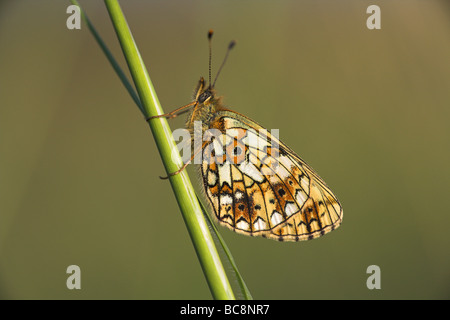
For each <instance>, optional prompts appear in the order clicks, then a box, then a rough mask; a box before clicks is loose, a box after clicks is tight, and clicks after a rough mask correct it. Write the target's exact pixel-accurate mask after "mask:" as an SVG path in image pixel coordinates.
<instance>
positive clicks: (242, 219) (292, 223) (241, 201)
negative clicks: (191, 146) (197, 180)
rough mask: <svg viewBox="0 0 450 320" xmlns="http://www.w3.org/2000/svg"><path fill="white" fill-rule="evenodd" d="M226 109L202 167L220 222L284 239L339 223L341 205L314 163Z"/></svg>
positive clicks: (238, 229) (305, 236) (300, 237)
mask: <svg viewBox="0 0 450 320" xmlns="http://www.w3.org/2000/svg"><path fill="white" fill-rule="evenodd" d="M222 114H223V115H222V117H219V118H218V120H216V121H220V127H221V128H222V131H221V132H222V134H221V136H219V137H216V138H213V139H211V143H209V144H208V145H207V146H206V147H205V148H204V150H203V162H202V169H201V171H202V177H203V183H204V188H205V191H206V195H207V197H208V199H209V201H210V204H211V206H212V208H213V210H214V213H215V216H216V218H217V219H218V221H219V222H220V223H221V224H223V225H225V226H227V227H228V228H230V229H232V230H233V231H236V232H238V233H242V234H246V235H250V236H262V237H266V238H270V239H275V240H280V241H299V240H310V239H314V238H317V237H320V236H322V235H324V234H325V233H327V232H330V231H332V230H334V229H336V228H337V227H338V226H339V225H340V223H341V221H342V216H343V211H342V207H341V205H340V203H339V201H338V200H337V198H336V196H335V195H334V194H333V193H332V192H331V190H330V189H329V188H328V186H327V185H326V184H325V182H324V181H323V180H322V179H321V178H320V177H319V176H318V175H317V173H315V171H314V170H313V169H312V168H311V167H309V166H308V165H307V164H306V163H305V162H304V161H303V160H302V159H300V158H299V157H298V156H297V155H296V154H295V153H294V152H293V151H292V150H291V149H289V148H288V147H287V146H286V145H284V144H283V143H281V142H280V141H278V140H277V139H276V137H273V136H272V135H271V134H270V133H269V132H267V131H265V130H261V129H263V128H262V127H260V126H259V125H257V124H256V123H254V122H253V121H251V120H250V119H248V118H246V117H243V116H242V115H239V114H235V113H234V112H231V111H222ZM217 127H219V126H218V125H217ZM274 146H276V150H278V154H276V153H275V152H272V147H274Z"/></svg>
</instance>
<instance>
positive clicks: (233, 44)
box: [210, 40, 236, 88]
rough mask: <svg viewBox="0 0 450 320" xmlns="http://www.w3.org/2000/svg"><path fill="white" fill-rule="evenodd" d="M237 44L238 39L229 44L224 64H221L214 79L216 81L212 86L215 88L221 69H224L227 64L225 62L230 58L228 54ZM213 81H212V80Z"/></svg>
mask: <svg viewBox="0 0 450 320" xmlns="http://www.w3.org/2000/svg"><path fill="white" fill-rule="evenodd" d="M235 45H236V41H234V40H233V41H231V42H230V44H229V45H228V49H227V53H226V54H225V58H223V61H222V64H221V65H220V68H219V71H217V74H216V78H215V79H214V83H213V85H212V87H213V88H214V85H215V84H216V81H217V78H218V77H219V74H220V71H222V68H223V66H224V65H225V62H226V61H227V59H228V55H229V54H230V51H231V49H233V47H234V46H235ZM210 83H211V82H210Z"/></svg>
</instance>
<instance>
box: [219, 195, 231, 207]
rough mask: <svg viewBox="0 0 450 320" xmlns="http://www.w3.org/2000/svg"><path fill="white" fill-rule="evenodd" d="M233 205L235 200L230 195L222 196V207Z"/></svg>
mask: <svg viewBox="0 0 450 320" xmlns="http://www.w3.org/2000/svg"><path fill="white" fill-rule="evenodd" d="M232 203H233V198H232V197H231V196H230V195H228V194H221V195H220V204H221V205H222V206H226V205H229V204H232Z"/></svg>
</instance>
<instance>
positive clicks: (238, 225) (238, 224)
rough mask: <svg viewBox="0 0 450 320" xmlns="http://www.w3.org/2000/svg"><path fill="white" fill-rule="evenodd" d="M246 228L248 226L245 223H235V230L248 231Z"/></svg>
mask: <svg viewBox="0 0 450 320" xmlns="http://www.w3.org/2000/svg"><path fill="white" fill-rule="evenodd" d="M248 227H249V225H248V223H247V222H245V221H242V220H241V221H239V222H238V223H236V228H237V229H241V230H248Z"/></svg>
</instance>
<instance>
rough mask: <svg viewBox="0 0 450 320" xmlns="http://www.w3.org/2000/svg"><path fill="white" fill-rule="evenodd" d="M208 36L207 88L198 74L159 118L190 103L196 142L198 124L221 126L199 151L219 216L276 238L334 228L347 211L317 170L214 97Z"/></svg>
mask: <svg viewBox="0 0 450 320" xmlns="http://www.w3.org/2000/svg"><path fill="white" fill-rule="evenodd" d="M211 37H212V31H209V33H208V38H209V43H210V77H209V85H206V83H205V80H204V79H203V78H201V79H200V81H199V83H198V86H197V89H196V90H195V95H194V101H193V102H192V103H190V104H188V105H186V106H183V107H181V108H179V109H177V110H175V111H173V112H171V113H168V114H165V115H161V116H163V117H167V118H173V117H175V116H177V114H179V113H182V112H185V111H186V110H187V109H188V108H190V113H189V116H188V117H187V121H186V127H187V129H188V130H189V131H190V133H191V137H192V139H193V136H194V123H195V122H196V121H201V124H202V125H201V127H200V129H198V128H197V130H201V131H202V132H201V134H202V135H204V134H207V131H208V130H211V129H216V130H218V131H216V132H219V136H218V135H215V136H210V138H209V140H208V139H206V140H207V141H205V142H203V143H202V145H201V148H200V149H199V150H194V155H195V154H198V153H199V152H201V154H202V158H201V159H202V162H201V165H200V172H201V176H202V181H203V186H204V191H205V193H206V197H207V198H208V200H209V203H210V205H211V207H212V209H213V211H214V215H215V217H216V218H217V220H218V221H219V223H220V224H222V225H224V226H226V227H228V228H230V229H231V230H233V231H235V232H238V233H241V234H245V235H249V236H262V237H265V238H269V239H274V240H279V241H300V240H310V239H314V238H317V237H320V236H322V235H324V234H326V233H328V232H330V231H332V230H334V229H336V228H337V227H338V226H339V225H340V224H341V222H342V217H343V210H342V207H341V205H340V203H339V201H338V199H337V198H336V196H335V195H334V194H333V192H332V191H331V190H330V188H328V186H327V185H326V184H325V182H324V181H323V180H322V179H321V178H320V177H319V175H318V174H317V173H316V172H315V171H314V170H313V169H312V168H311V167H310V166H309V165H307V164H306V163H305V162H304V161H303V160H302V159H301V158H300V157H299V156H298V155H297V154H296V153H295V152H294V151H292V149H290V148H289V147H288V146H286V145H285V144H284V143H283V142H281V141H279V140H278V139H277V137H275V136H274V135H272V134H271V133H269V132H268V131H267V130H265V129H264V128H263V127H262V126H260V125H259V124H257V123H256V122H254V121H253V120H251V119H249V118H248V117H246V116H244V115H242V114H239V113H237V112H235V111H232V110H229V109H226V108H225V107H224V106H223V104H222V102H221V98H220V97H217V95H216V91H215V89H214V84H215V81H214V82H213V83H212V84H211ZM234 44H235V43H234V42H231V43H230V45H229V47H228V51H227V55H226V57H225V59H224V62H225V60H226V58H227V56H228V53H229V51H230V49H231V48H232V47H233V46H234ZM223 65H224V63H222V65H221V67H220V69H219V71H218V73H217V75H218V74H219V73H220V70H221V69H222V66H223ZM216 79H217V76H216ZM161 116H156V117H151V118H149V119H148V120H150V119H153V118H157V117H161ZM272 149H274V150H272ZM275 149H276V152H272V151H275ZM191 160H192V159H191ZM188 163H189V162H188ZM188 163H186V164H185V165H184V166H183V168H181V169H180V170H179V171H177V172H175V173H173V174H177V173H178V172H180V171H181V170H183V169H184V168H185V167H186V165H187V164H188ZM274 164H277V165H276V166H275V165H274Z"/></svg>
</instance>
